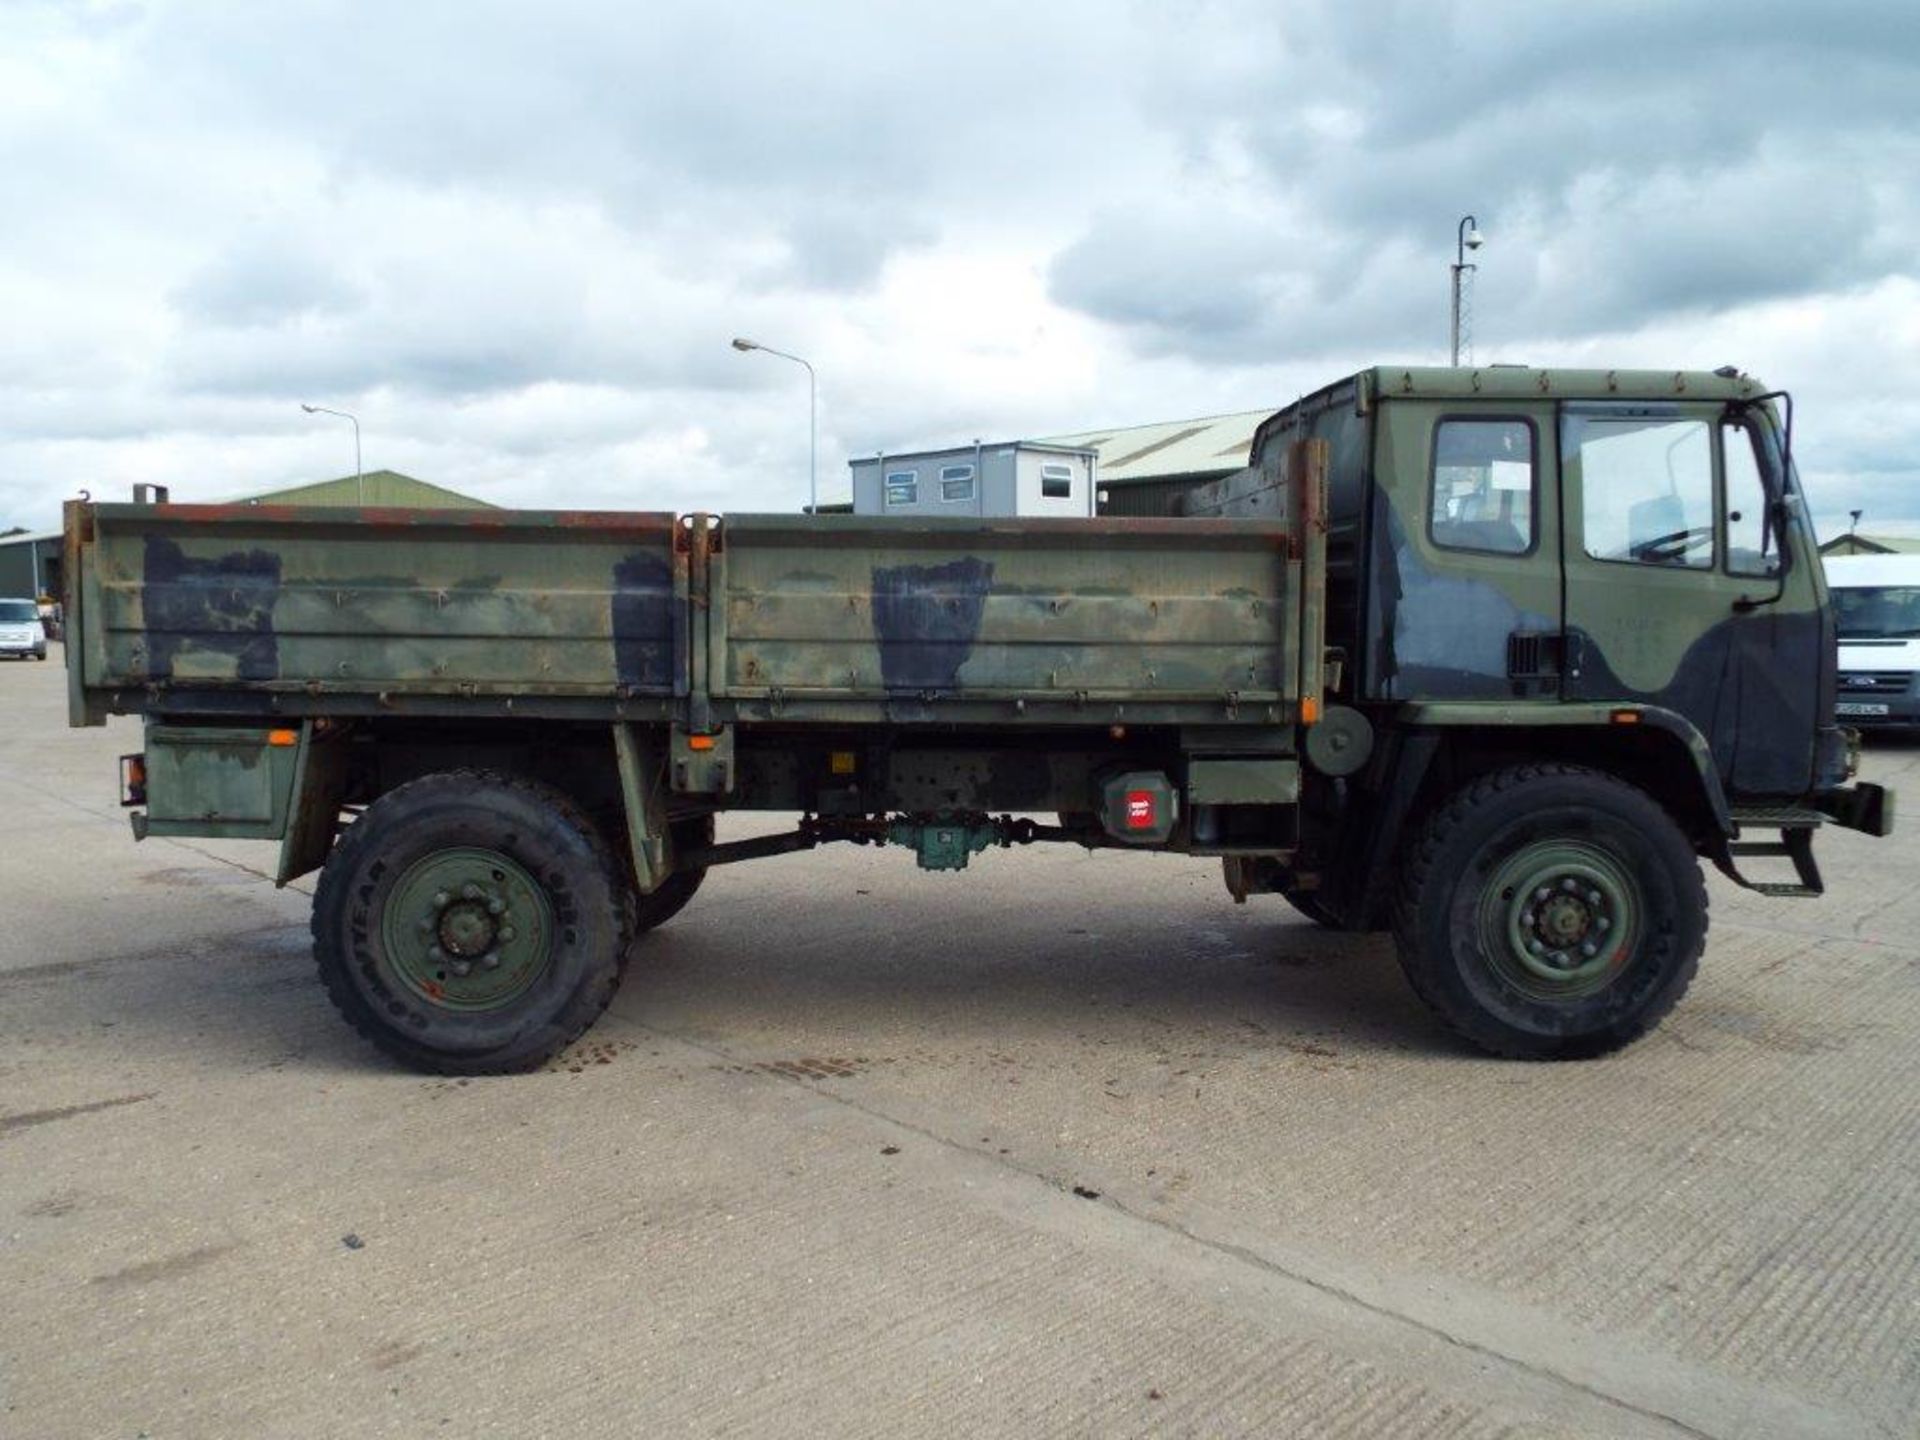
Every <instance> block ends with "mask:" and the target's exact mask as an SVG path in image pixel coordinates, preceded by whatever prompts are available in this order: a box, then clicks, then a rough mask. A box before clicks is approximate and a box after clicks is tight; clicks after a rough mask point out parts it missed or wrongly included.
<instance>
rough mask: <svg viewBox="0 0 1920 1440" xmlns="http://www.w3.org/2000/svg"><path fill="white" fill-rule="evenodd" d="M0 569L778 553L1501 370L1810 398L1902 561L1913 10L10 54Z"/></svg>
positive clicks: (306, 8)
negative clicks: (891, 472) (1146, 449)
mask: <svg viewBox="0 0 1920 1440" xmlns="http://www.w3.org/2000/svg"><path fill="white" fill-rule="evenodd" d="M0 196H4V198H5V204H4V206H0V528H4V527H5V526H6V525H8V524H24V525H29V526H33V527H43V526H49V527H50V526H52V525H54V524H56V523H57V518H58V504H59V502H60V500H61V499H62V498H64V497H67V496H70V495H72V494H74V493H75V492H76V491H78V490H80V489H81V488H86V489H88V490H90V491H91V492H92V493H93V494H94V495H95V496H97V497H107V496H112V497H118V496H121V495H124V494H125V493H126V488H127V486H128V485H129V484H130V483H132V482H135V481H142V480H145V481H157V482H161V483H165V484H170V485H172V486H173V488H174V492H175V495H176V496H177V497H180V498H188V497H194V498H202V497H205V498H211V497H223V496H229V495H235V494H240V493H244V492H246V491H248V490H258V489H265V488H269V487H277V486H281V485H287V484H294V483H300V482H303V481H307V480H312V479H317V478H324V477H327V476H333V475H338V474H341V473H345V472H347V471H349V470H350V469H351V466H352V458H351V457H352V449H351V435H350V432H349V431H348V430H347V428H346V426H345V424H344V422H338V421H329V420H327V419H326V418H325V417H309V416H307V415H305V414H303V413H302V412H301V411H300V408H299V405H300V402H302V401H308V402H312V403H315V404H322V405H330V406H335V407H337V408H341V409H346V410H352V411H355V412H357V413H358V414H359V415H360V417H361V420H362V424H363V426H364V430H365V446H366V463H367V466H368V467H369V468H378V467H390V468H394V469H399V470H404V471H406V472H408V473H410V474H414V475H418V476H420V477H422V478H425V479H429V480H434V481H438V482H440V483H442V484H446V485H451V486H454V487H456V488H459V489H463V490H467V491H469V492H471V493H474V494H478V495H482V496H485V497H487V498H489V499H492V500H496V501H499V502H502V503H508V504H523V505H556V506H612V507H646V508H664V507H673V508H679V509H693V508H706V509H733V510H739V509H753V508H770V507H789V506H792V505H795V504H797V503H799V501H800V500H801V499H802V498H803V497H804V494H805V486H806V464H807V448H806V406H807V396H806V384H805V376H804V374H803V373H802V372H800V371H799V370H798V369H797V368H796V367H794V366H791V365H788V364H787V363H785V362H783V361H780V360H776V359H773V358H771V357H768V356H765V355H741V354H737V353H735V352H734V351H733V350H731V349H730V348H729V347H728V343H727V342H728V340H729V339H730V338H731V337H732V336H734V335H738V334H744V335H748V336H752V337H754V338H757V339H760V340H763V341H765V342H766V343H768V344H771V345H777V346H779V347H781V348H783V349H787V350H792V351H796V352H798V353H800V354H803V355H806V356H808V357H809V358H810V359H812V360H813V361H814V362H815V364H816V365H817V367H818V369H819V373H820V382H821V388H820V427H821V428H820V454H821V475H822V490H823V494H825V493H831V492H833V491H834V490H843V489H844V485H845V479H844V477H845V461H846V458H847V456H848V455H849V454H854V453H870V452H872V451H873V450H875V449H877V448H880V447H882V446H886V447H891V448H901V447H905V446H909V445H921V444H931V443H942V442H947V441H952V440H969V439H972V438H974V437H976V436H984V437H986V438H989V439H993V438H1011V437H1018V436H1023V435H1037V434H1048V433H1058V432H1068V431H1074V430H1081V429H1087V428H1091V427H1095V426H1107V425H1115V424H1129V423H1145V422H1149V421H1155V420H1167V419H1178V418H1183V417H1187V416H1195V415H1206V414H1215V413H1220V412H1224V411H1234V410H1248V409H1254V408H1258V407H1261V406H1268V405H1273V406H1277V405H1279V404H1282V403H1284V402H1286V401H1287V400H1289V399H1291V398H1292V397H1294V396H1295V395H1297V394H1299V393H1300V392H1301V391H1303V390H1306V389H1309V388H1313V387H1316V386H1318V385H1319V384H1322V383H1324V382H1325V381H1327V380H1330V379H1332V378H1334V377H1336V376H1338V375H1339V374H1341V373H1344V372H1347V371H1350V370H1353V369H1357V368H1359V367H1360V366H1362V365H1365V364H1370V363H1373V362H1376V361H1391V362H1444V360H1445V358H1446V343H1447V266H1448V263H1449V261H1450V260H1451V259H1452V251H1453V239H1454V225H1455V222H1456V220H1457V219H1458V218H1459V216H1460V215H1461V214H1463V213H1465V212H1467V211H1472V212H1474V213H1475V214H1476V215H1477V216H1478V218H1479V220H1480V223H1481V227H1482V228H1483V229H1484V230H1485V231H1486V232H1487V235H1488V239H1489V243H1488V245H1487V247H1486V249H1484V250H1483V251H1482V252H1481V253H1480V256H1479V258H1480V261H1481V269H1480V274H1479V281H1478V288H1477V299H1476V306H1475V309H1476V324H1475V336H1476V345H1475V356H1476V358H1477V359H1478V360H1480V361H1482V362H1486V361H1496V360H1504V361H1526V362H1531V363H1534V364H1547V363H1583V364H1585V363H1591V364H1604V365H1608V366H1616V365H1617V366H1631V365H1652V366H1659V367H1676V368H1677V367H1689V366H1703V367H1711V366H1715V365H1721V364H1726V363H1733V364H1737V365H1739V366H1741V367H1742V368H1744V369H1747V370H1750V371H1752V372H1754V373H1756V374H1759V375H1762V376H1764V377H1765V378H1766V379H1768V380H1769V381H1771V382H1772V383H1774V384H1776V385H1783V386H1787V387H1790V388H1792V389H1793V390H1794V392H1795V394H1796V397H1797V399H1798V402H1799V405H1800V412H1799V413H1800V418H1799V427H1800V428H1799V439H1798V447H1799V458H1800V463H1801V466H1802V470H1803V473H1805V474H1806V476H1807V480H1808V488H1809V490H1810V492H1811V494H1812V498H1813V501H1814V508H1815V510H1816V511H1817V512H1818V513H1819V514H1820V516H1821V518H1822V522H1823V524H1826V525H1831V524H1832V523H1833V517H1840V518H1839V519H1838V524H1839V525H1841V526H1844V524H1845V520H1844V513H1843V512H1845V511H1846V510H1847V509H1849V508H1851V507H1853V506H1856V505H1857V506H1861V507H1863V508H1864V509H1865V510H1866V511H1867V515H1868V517H1869V518H1868V520H1867V521H1866V522H1865V528H1869V529H1871V528H1873V526H1874V524H1875V522H1876V521H1878V522H1882V524H1883V527H1884V528H1897V522H1903V521H1904V522H1907V528H1910V529H1920V389H1917V387H1920V258H1917V255H1916V247H1917V246H1920V4H1916V3H1914V0H1875V3H1844V0H1820V3H1817V4H1816V3H1810V0H1792V3H1770V0H1757V3H1756V0H1750V3H1747V4H1743V5H1739V6H1727V5H1723V4H1716V5H1707V4H1691V3H1681V0H1667V3H1644V4H1635V3H1626V0H1611V3H1604V4H1596V3H1585V4H1580V5H1570V4H1557V3H1547V0H1530V3H1503V0H1471V3H1447V0H1418V3H1394V0H1375V3H1373V4H1369V5H1355V4H1352V3H1347V0H1333V3H1328V4H1315V3H1308V0H1287V3H1285V4H1281V3H1278V0H1255V3H1247V4H1239V3H1227V0H1222V3H1204V0H1166V3H1160V4H1134V3H1125V0H1105V3H1076V0H1021V3H1001V0H967V3H965V4H948V5H942V6H918V5H904V4H897V3H896V4H882V3H874V4H848V3H839V0H807V3H804V4H798V3H792V0H788V3H784V4H733V3H727V0H704V3H690V4H684V5H681V4H669V3H663V0H638V3H635V0H625V3H615V0H542V3H540V4H538V5H534V4H527V3H519V4H501V5H495V4H488V3H480V0H459V3H452V0H446V3H440V0H385V3H382V4H379V5H353V4H344V3H324V0H273V3H270V4H261V3H242V0H227V3H200V0H177V3H174V0H153V3H139V0H124V3H121V0H103V3H96V4H84V3H64V4H50V3H38V0H0Z"/></svg>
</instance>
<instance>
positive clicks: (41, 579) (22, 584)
mask: <svg viewBox="0 0 1920 1440" xmlns="http://www.w3.org/2000/svg"><path fill="white" fill-rule="evenodd" d="M363 492H364V494H365V496H366V499H365V502H364V503H365V504H368V505H397V506H407V507H410V508H413V509H416V510H491V509H494V508H495V507H494V506H492V505H490V504H488V503H487V502H486V501H485V500H479V499H475V498H474V497H473V496H471V495H462V494H461V493H460V492H459V491H457V490H449V489H447V488H446V487H445V486H444V485H435V484H433V483H431V482H430V481H426V480H416V479H414V478H413V476H411V475H402V474H401V473H400V472H399V471H397V470H369V471H367V473H366V474H365V475H346V476H342V477H341V478H340V479H338V480H318V481H315V482H314V483H312V484H310V485H293V486H289V487H288V488H286V489H284V490H268V491H264V492H263V493H261V494H258V495H244V496H241V497H239V498H237V499H234V500H229V501H223V502H218V503H223V504H230V505H358V504H361V503H363V502H362V501H361V499H360V496H361V494H362V493H363ZM170 498H175V499H181V500H184V499H187V498H188V497H187V496H184V495H178V496H172V497H170ZM59 593H60V532H59V531H58V530H42V531H37V532H33V533H27V532H24V531H23V532H21V533H19V534H16V535H0V596H6V597H9V598H12V599H32V598H38V597H40V596H57V595H59Z"/></svg>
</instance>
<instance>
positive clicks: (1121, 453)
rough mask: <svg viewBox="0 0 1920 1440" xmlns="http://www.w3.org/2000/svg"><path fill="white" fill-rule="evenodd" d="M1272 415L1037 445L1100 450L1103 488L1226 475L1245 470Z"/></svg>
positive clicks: (1170, 424) (1086, 434)
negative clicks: (1258, 435)
mask: <svg viewBox="0 0 1920 1440" xmlns="http://www.w3.org/2000/svg"><path fill="white" fill-rule="evenodd" d="M1271 414H1273V411H1272V410H1243V411H1240V412H1239V413H1238V414H1234V415H1208V416H1204V417H1202V418H1200V419H1197V420H1164V421H1161V422H1159V423H1158V424H1154V425H1127V426H1119V427H1114V428H1110V429H1106V430H1083V431H1080V432H1079V433H1077V434H1073V435H1049V436H1047V437H1046V439H1044V440H1042V441H1039V442H1038V443H1039V444H1043V445H1071V446H1073V447H1075V448H1083V449H1087V450H1094V451H1097V452H1098V453H1099V456H1100V483H1101V484H1102V485H1126V484H1137V483H1142V482H1145V481H1150V480H1168V479H1172V478H1175V477H1177V476H1187V475H1192V476H1200V475H1224V474H1226V473H1228V472H1229V471H1233V470H1239V469H1242V468H1244V467H1245V465H1246V463H1247V454H1248V452H1249V451H1250V450H1251V449H1252V448H1253V432H1254V431H1255V430H1257V429H1259V428H1260V422H1261V421H1262V420H1265V419H1266V418H1267V417H1268V416H1269V415H1271Z"/></svg>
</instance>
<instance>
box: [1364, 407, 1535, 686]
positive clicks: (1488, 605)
mask: <svg viewBox="0 0 1920 1440" xmlns="http://www.w3.org/2000/svg"><path fill="white" fill-rule="evenodd" d="M1380 411H1381V418H1380V421H1379V431H1378V434H1377V437H1376V442H1375V443H1376V454H1375V459H1374V464H1375V472H1376V473H1377V474H1380V475H1391V476H1396V477H1403V478H1402V480H1401V481H1400V483H1399V484H1398V486H1397V487H1396V488H1395V489H1394V491H1393V493H1391V494H1389V493H1387V491H1386V489H1385V488H1384V487H1383V488H1382V489H1381V490H1379V491H1377V492H1376V494H1375V513H1374V517H1373V520H1372V545H1373V554H1374V563H1373V567H1372V572H1373V578H1372V587H1371V591H1372V593H1371V595H1370V597H1369V605H1370V616H1369V621H1368V630H1369V634H1370V637H1371V643H1370V644H1369V646H1368V652H1367V677H1366V690H1365V693H1366V694H1367V695H1368V696H1370V697H1373V698H1379V699H1393V700H1511V699H1515V698H1553V697H1557V696H1558V694H1559V693H1560V685H1561V669H1562V666H1561V643H1562V637H1561V623H1560V551H1559V535H1560V507H1559V499H1558V488H1559V486H1558V478H1557V468H1558V467H1557V458H1556V455H1555V449H1554V408H1553V404H1552V402H1551V401H1529V400H1517V401H1514V402H1511V403H1509V402H1501V403H1499V404H1497V405H1496V404H1494V403H1492V402H1489V401H1485V400H1478V399H1475V400H1470V401H1465V402H1459V403H1451V404H1450V403H1449V402H1447V401H1444V400H1390V401H1387V402H1384V403H1383V404H1382V405H1381V406H1380Z"/></svg>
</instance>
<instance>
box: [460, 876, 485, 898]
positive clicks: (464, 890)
mask: <svg viewBox="0 0 1920 1440" xmlns="http://www.w3.org/2000/svg"><path fill="white" fill-rule="evenodd" d="M460 898H461V899H462V900H478V899H479V898H480V887H479V886H478V885H475V884H474V883H473V882H472V881H471V880H469V881H468V882H467V883H466V884H465V885H462V886H461V887H460Z"/></svg>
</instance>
